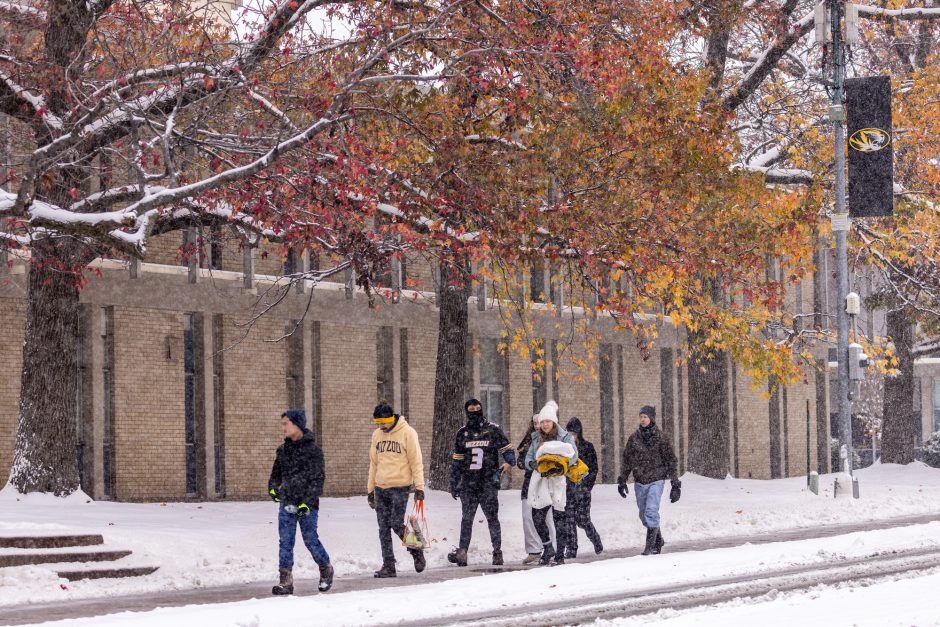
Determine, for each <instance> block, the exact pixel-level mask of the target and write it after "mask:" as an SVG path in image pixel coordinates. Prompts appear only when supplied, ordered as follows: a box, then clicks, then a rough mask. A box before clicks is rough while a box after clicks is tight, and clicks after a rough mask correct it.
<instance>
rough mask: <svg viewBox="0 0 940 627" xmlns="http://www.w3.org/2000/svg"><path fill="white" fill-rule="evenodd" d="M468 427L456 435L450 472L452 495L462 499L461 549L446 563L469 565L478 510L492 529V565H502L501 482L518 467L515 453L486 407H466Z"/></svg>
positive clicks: (470, 403) (475, 402) (472, 404)
mask: <svg viewBox="0 0 940 627" xmlns="http://www.w3.org/2000/svg"><path fill="white" fill-rule="evenodd" d="M464 411H465V412H466V413H467V424H466V425H465V426H463V427H461V428H460V430H459V431H457V437H456V440H455V442H454V458H453V461H452V462H451V471H450V494H451V496H453V497H454V498H455V499H460V501H461V505H462V510H463V516H462V518H461V521H460V545H459V546H458V547H457V549H455V550H454V551H452V552H451V553H450V554H449V555H448V556H447V559H448V560H450V561H451V562H452V563H455V564H457V565H458V566H466V565H467V549H469V548H470V535H471V533H472V531H473V517H474V516H476V513H477V507H481V508H482V509H483V515H484V516H485V517H486V522H487V524H488V525H489V528H490V540H491V541H492V543H493V565H494V566H502V565H503V551H502V533H501V531H500V526H499V498H498V496H499V478H500V475H501V474H502V473H503V472H508V471H509V469H510V468H512V467H513V466H514V465H515V464H516V453H515V451H514V450H513V448H512V444H510V443H509V439H508V438H507V437H506V434H505V433H503V430H502V429H500V428H499V425H497V424H495V423H492V422H490V421H489V420H487V419H486V417H485V416H484V415H483V406H482V405H481V404H480V401H478V400H477V399H475V398H471V399H470V400H469V401H467V402H466V403H465V404H464Z"/></svg>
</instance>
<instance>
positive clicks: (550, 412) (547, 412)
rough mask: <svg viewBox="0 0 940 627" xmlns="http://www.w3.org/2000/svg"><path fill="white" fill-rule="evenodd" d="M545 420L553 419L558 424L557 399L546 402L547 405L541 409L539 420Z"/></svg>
mask: <svg viewBox="0 0 940 627" xmlns="http://www.w3.org/2000/svg"><path fill="white" fill-rule="evenodd" d="M543 420H551V421H552V422H554V423H555V424H556V425H557V424H558V403H556V402H555V401H548V402H547V403H545V407H543V408H542V410H541V411H539V422H542V421H543Z"/></svg>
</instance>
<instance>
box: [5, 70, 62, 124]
mask: <svg viewBox="0 0 940 627" xmlns="http://www.w3.org/2000/svg"><path fill="white" fill-rule="evenodd" d="M4 91H6V92H7V95H8V96H11V97H12V98H14V99H16V100H18V101H19V102H21V103H23V104H26V105H28V107H29V113H30V114H31V117H33V118H36V117H39V118H42V120H43V121H44V122H45V123H46V124H48V125H49V126H51V127H52V128H54V129H57V130H61V129H62V120H60V119H59V118H58V117H57V116H56V115H54V114H53V113H52V112H51V111H49V109H48V107H47V106H46V101H45V100H44V99H43V97H42V96H41V95H34V94H31V93H30V92H29V90H27V89H26V88H25V87H22V86H20V85H19V84H18V83H17V82H16V81H14V80H13V77H11V76H10V75H8V74H7V73H6V72H4V71H3V70H0V98H2V94H3V92H4ZM17 108H18V107H13V108H11V109H10V110H8V113H10V114H12V115H16V113H18V112H16V111H15V109H17Z"/></svg>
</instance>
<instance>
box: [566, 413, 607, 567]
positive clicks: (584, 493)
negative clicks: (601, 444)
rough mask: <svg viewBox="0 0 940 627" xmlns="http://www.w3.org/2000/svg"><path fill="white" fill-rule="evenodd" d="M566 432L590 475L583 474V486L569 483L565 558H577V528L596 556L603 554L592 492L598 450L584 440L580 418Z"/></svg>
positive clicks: (573, 420)
mask: <svg viewBox="0 0 940 627" xmlns="http://www.w3.org/2000/svg"><path fill="white" fill-rule="evenodd" d="M565 429H567V431H568V433H570V434H572V435H574V437H575V440H576V442H577V446H578V455H579V456H580V457H581V461H583V462H584V463H585V464H586V465H587V467H588V473H587V474H586V475H584V478H583V479H581V482H580V483H574V482H573V481H571V480H570V479H569V480H568V502H567V506H566V507H565V514H566V515H567V517H568V546H567V547H566V550H565V553H566V555H565V557H569V558H572V559H574V558H575V557H577V556H578V527H580V528H581V529H584V533H585V534H586V535H587V537H588V540H590V541H591V544H593V545H594V552H595V553H598V554H600V553H602V552H603V551H604V545H603V543H602V542H601V536H600V534H598V533H597V529H595V528H594V523H593V522H591V490H593V489H594V483H595V482H596V481H597V471H598V466H597V451H596V450H595V449H594V445H593V444H591V443H590V442H588V441H587V440H585V439H584V434H583V427H582V426H581V420H579V419H578V417H577V416H575V417H573V418H572V419H571V420H569V421H568V425H567V426H566V427H565Z"/></svg>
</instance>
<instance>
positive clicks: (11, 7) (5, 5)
mask: <svg viewBox="0 0 940 627" xmlns="http://www.w3.org/2000/svg"><path fill="white" fill-rule="evenodd" d="M0 13H13V14H16V15H22V16H25V17H31V18H35V19H37V20H45V19H46V12H45V11H43V10H42V9H39V8H37V7H34V6H30V5H29V4H26V3H20V2H16V1H13V2H10V1H9V0H0Z"/></svg>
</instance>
